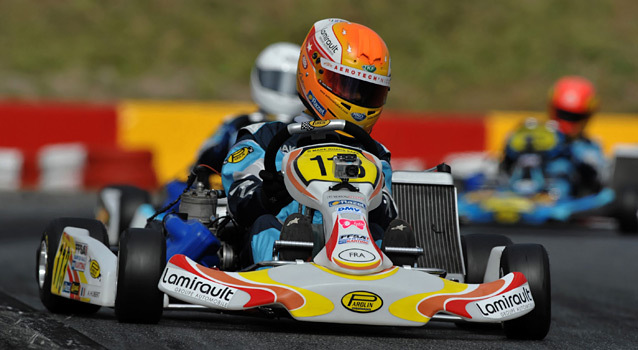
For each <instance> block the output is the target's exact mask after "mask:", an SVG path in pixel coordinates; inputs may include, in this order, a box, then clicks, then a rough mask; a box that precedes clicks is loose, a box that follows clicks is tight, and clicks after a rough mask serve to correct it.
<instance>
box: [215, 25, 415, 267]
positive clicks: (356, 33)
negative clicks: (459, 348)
mask: <svg viewBox="0 0 638 350" xmlns="http://www.w3.org/2000/svg"><path fill="white" fill-rule="evenodd" d="M342 68H343V69H342ZM343 72H352V73H353V74H344V73H343ZM354 73H357V74H356V75H355V74H354ZM359 73H360V74H359ZM389 83H390V54H389V52H388V49H387V47H386V45H385V42H384V41H383V39H381V37H379V35H378V34H377V33H375V32H374V31H372V30H371V29H369V28H367V27H365V26H363V25H360V24H357V23H351V22H348V21H345V20H341V19H324V20H320V21H318V22H316V23H315V24H314V26H313V27H312V28H311V29H310V32H309V33H308V35H307V36H306V38H305V40H304V42H303V45H302V46H301V55H300V57H299V61H298V65H297V92H298V94H299V98H301V101H302V102H303V104H304V105H305V107H306V109H307V110H306V111H305V112H304V113H302V114H301V115H299V116H297V117H296V118H295V120H294V121H295V122H303V121H311V120H318V119H324V120H328V119H343V120H347V121H349V122H352V123H355V124H357V125H358V126H360V127H361V128H363V129H364V130H365V131H367V132H370V131H371V130H372V127H373V126H374V124H375V122H376V121H377V120H378V118H379V115H380V113H381V110H382V109H383V105H384V104H385V101H386V96H387V93H388V91H389ZM285 127H286V124H284V123H281V122H271V123H262V124H253V125H250V126H248V127H246V128H244V129H242V130H240V132H239V135H238V142H237V143H236V144H235V145H234V146H233V147H232V148H231V150H230V152H229V155H228V157H227V159H226V162H225V163H224V166H223V167H222V183H223V185H224V190H225V191H226V193H227V196H228V205H229V210H230V211H231V213H232V214H233V215H234V217H235V219H236V220H237V221H238V222H239V223H240V225H243V226H246V227H248V228H249V230H248V231H249V232H248V236H247V237H245V238H246V239H245V242H246V247H245V249H244V250H243V251H242V252H241V253H240V264H241V265H243V266H246V265H249V264H251V263H257V262H261V261H268V260H272V256H273V244H274V242H275V241H276V240H278V239H280V235H281V237H282V238H281V239H286V240H296V241H309V242H312V241H313V239H314V238H313V237H312V233H311V232H312V231H311V222H312V224H321V222H322V219H321V214H320V213H319V212H315V211H314V210H310V209H309V208H303V207H302V206H300V204H299V203H298V202H296V201H294V200H293V199H292V198H291V197H290V195H289V194H288V192H287V191H286V188H285V185H284V182H283V178H282V177H281V175H280V174H279V176H277V177H273V176H272V175H271V174H270V173H267V172H265V171H263V169H264V155H265V150H266V148H267V146H268V144H269V142H270V141H271V139H272V138H273V136H274V135H275V134H277V132H278V131H280V130H281V129H283V128H285ZM329 136H330V137H331V139H330V140H328V141H326V140H324V141H320V142H338V143H343V144H348V145H355V146H359V145H358V143H357V141H356V140H354V139H352V138H351V137H348V136H344V135H342V134H338V133H331V134H330V135H329ZM303 142H304V139H303V138H300V137H299V135H293V136H292V137H291V138H289V139H288V140H287V141H286V142H285V143H284V144H283V146H282V147H281V148H280V149H279V152H278V154H277V157H276V160H277V164H276V165H277V169H280V168H281V160H282V158H283V153H286V152H290V151H292V150H293V149H294V148H296V147H298V146H301V145H302V144H303ZM377 145H378V148H379V153H380V155H381V157H380V159H381V161H382V163H383V172H384V175H385V184H384V193H383V197H384V198H383V202H382V204H381V205H380V206H379V207H378V208H376V209H375V210H373V211H371V212H370V214H369V218H370V231H371V234H372V237H373V239H374V240H375V241H377V242H380V241H381V240H382V238H383V236H384V229H385V228H387V227H388V226H389V224H390V222H391V220H392V219H394V218H395V217H396V215H397V214H396V208H395V206H394V202H393V201H392V198H391V196H390V184H391V179H392V177H391V176H392V170H391V167H390V152H389V151H388V150H387V149H386V148H385V147H384V146H383V145H381V144H380V143H377ZM282 222H283V223H284V224H283V225H282ZM282 227H285V228H284V230H283V232H282ZM390 231H392V232H394V231H393V230H390ZM407 231H408V230H404V231H403V232H407ZM399 232H400V231H399ZM406 234H407V233H406ZM410 234H411V235H412V237H413V234H412V233H411V232H410ZM385 235H386V237H395V236H396V237H398V236H400V234H398V236H397V235H393V234H390V235H388V232H386V233H385ZM393 239H394V238H393ZM408 239H409V238H408ZM387 240H392V239H390V238H388V239H386V240H384V244H386V241H387ZM387 244H391V243H387Z"/></svg>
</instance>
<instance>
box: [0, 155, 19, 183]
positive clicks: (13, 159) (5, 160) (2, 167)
mask: <svg viewBox="0 0 638 350" xmlns="http://www.w3.org/2000/svg"><path fill="white" fill-rule="evenodd" d="M23 163H24V156H23V155H22V152H21V151H20V150H18V149H16V148H0V190H8V191H16V190H18V189H20V185H21V183H22V181H21V177H22V165H23Z"/></svg>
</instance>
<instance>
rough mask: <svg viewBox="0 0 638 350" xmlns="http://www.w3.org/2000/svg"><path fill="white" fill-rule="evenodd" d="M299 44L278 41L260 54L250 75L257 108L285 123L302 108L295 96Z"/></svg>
mask: <svg viewBox="0 0 638 350" xmlns="http://www.w3.org/2000/svg"><path fill="white" fill-rule="evenodd" d="M299 50H300V47H299V45H296V44H293V43H288V42H278V43H274V44H271V45H268V46H267V47H266V48H265V49H263V50H262V51H261V53H259V56H257V59H256V60H255V65H254V66H253V68H252V71H251V73H250V92H251V94H252V99H253V101H254V102H255V103H256V104H257V105H258V106H259V109H260V110H261V111H263V112H265V113H267V114H271V115H273V116H275V117H276V118H277V119H278V120H281V121H284V122H288V121H290V120H292V118H293V117H295V116H297V115H299V114H300V113H301V112H302V111H303V110H304V106H303V104H302V103H301V101H300V100H299V97H298V96H297V90H296V77H295V76H296V73H297V61H298V60H299Z"/></svg>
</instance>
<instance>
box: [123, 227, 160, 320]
mask: <svg viewBox="0 0 638 350" xmlns="http://www.w3.org/2000/svg"><path fill="white" fill-rule="evenodd" d="M117 261H118V268H117V271H118V274H117V294H116V296H115V316H116V317H117V320H118V321H119V322H127V323H158V322H159V320H160V318H161V317H162V312H163V310H164V308H163V302H164V293H162V292H161V291H160V290H159V289H158V288H157V285H158V283H159V280H160V277H161V275H162V272H163V271H164V266H165V265H166V238H165V237H164V234H163V233H162V232H161V231H158V230H154V229H149V228H129V229H126V230H124V232H123V233H122V237H121V239H120V244H119V254H118V260H117Z"/></svg>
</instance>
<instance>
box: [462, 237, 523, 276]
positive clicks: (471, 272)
mask: <svg viewBox="0 0 638 350" xmlns="http://www.w3.org/2000/svg"><path fill="white" fill-rule="evenodd" d="M510 245H512V240H511V239H509V237H506V236H503V235H497V234H487V233H475V234H470V235H463V236H461V247H462V249H463V262H464V263H465V271H466V275H465V283H483V277H484V276H485V269H486V268H487V261H488V259H489V257H490V252H491V251H492V248H494V247H499V246H510Z"/></svg>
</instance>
